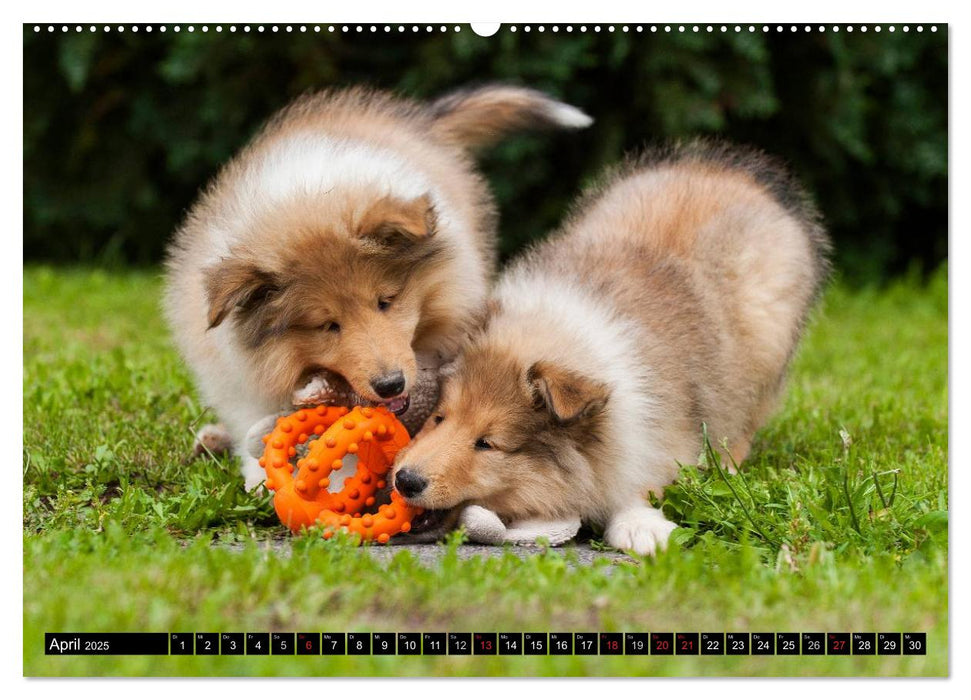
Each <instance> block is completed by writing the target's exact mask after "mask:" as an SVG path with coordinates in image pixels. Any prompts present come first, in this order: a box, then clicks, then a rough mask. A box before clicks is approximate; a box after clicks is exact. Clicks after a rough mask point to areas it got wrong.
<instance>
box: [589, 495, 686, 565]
mask: <svg viewBox="0 0 971 700" xmlns="http://www.w3.org/2000/svg"><path fill="white" fill-rule="evenodd" d="M676 527H677V525H675V524H674V523H672V522H671V521H669V520H666V519H665V517H664V515H663V514H662V513H661V511H659V510H657V509H656V508H650V507H648V506H637V507H634V508H629V509H627V510H624V511H621V512H619V513H617V514H616V515H614V517H612V518H611V519H610V522H609V523H608V524H607V530H606V532H605V533H604V539H605V540H606V541H607V544H609V545H610V546H611V547H614V548H616V549H625V550H633V551H635V552H636V553H637V554H642V555H643V554H654V552H655V551H656V550H657V549H658V548H660V549H665V548H666V547H667V545H668V537H669V536H670V535H671V532H672V531H673V530H674V529H675V528H676Z"/></svg>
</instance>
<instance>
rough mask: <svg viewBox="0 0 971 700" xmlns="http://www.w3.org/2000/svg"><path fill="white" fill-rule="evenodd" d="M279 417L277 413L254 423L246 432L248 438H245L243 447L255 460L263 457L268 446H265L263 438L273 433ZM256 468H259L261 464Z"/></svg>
mask: <svg viewBox="0 0 971 700" xmlns="http://www.w3.org/2000/svg"><path fill="white" fill-rule="evenodd" d="M277 417H278V415H277V414H276V413H273V414H270V415H268V416H265V417H263V418H262V419H260V420H258V421H256V422H255V423H253V425H252V426H251V427H250V429H249V430H248V431H247V432H246V437H244V438H243V447H244V448H245V450H246V452H247V453H249V455H250V456H251V457H252V458H253V459H259V458H260V457H262V456H263V451H264V450H265V449H266V445H264V444H263V436H264V435H269V434H270V433H272V432H273V429H274V428H275V427H276V419H277ZM256 466H259V464H257V465H256Z"/></svg>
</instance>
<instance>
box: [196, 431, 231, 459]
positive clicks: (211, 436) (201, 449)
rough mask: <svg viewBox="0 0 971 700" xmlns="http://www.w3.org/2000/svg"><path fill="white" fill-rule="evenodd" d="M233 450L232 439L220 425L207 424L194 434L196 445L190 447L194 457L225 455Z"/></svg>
mask: <svg viewBox="0 0 971 700" xmlns="http://www.w3.org/2000/svg"><path fill="white" fill-rule="evenodd" d="M232 449H233V439H232V438H231V437H230V436H229V431H228V430H226V426H224V425H223V424H222V423H209V424H208V425H204V426H202V427H201V428H200V429H199V432H198V433H196V444H195V445H193V447H192V454H193V455H195V456H197V457H198V456H199V455H204V454H214V455H218V454H225V453H226V452H229V451H230V450H232Z"/></svg>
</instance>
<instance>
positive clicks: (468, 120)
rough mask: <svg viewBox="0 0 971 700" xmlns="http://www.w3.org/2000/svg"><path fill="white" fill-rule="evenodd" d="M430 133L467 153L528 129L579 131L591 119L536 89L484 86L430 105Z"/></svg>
mask: <svg viewBox="0 0 971 700" xmlns="http://www.w3.org/2000/svg"><path fill="white" fill-rule="evenodd" d="M431 110H432V117H433V119H434V122H433V125H432V131H433V133H434V134H435V135H436V136H438V137H439V138H441V139H443V140H445V141H449V142H452V143H454V144H456V145H458V146H461V147H462V148H466V149H468V150H472V151H475V150H479V149H482V148H485V147H487V146H491V145H492V144H494V143H496V142H497V141H499V140H500V139H502V138H503V137H504V136H505V135H506V134H509V133H511V132H513V131H524V130H527V129H530V130H533V129H552V128H558V129H582V128H584V127H588V126H590V125H591V124H592V123H593V119H592V118H590V117H589V116H588V115H586V114H584V113H583V112H582V111H581V110H579V109H577V108H576V107H573V106H572V105H568V104H566V103H565V102H560V101H559V100H556V99H554V98H552V97H550V96H549V95H547V94H545V93H542V92H540V91H539V90H531V89H529V88H521V87H514V86H512V85H485V86H483V87H479V88H474V89H468V90H458V91H456V92H452V93H449V94H447V95H445V96H443V97H441V98H439V99H438V100H436V101H435V102H433V103H432V104H431Z"/></svg>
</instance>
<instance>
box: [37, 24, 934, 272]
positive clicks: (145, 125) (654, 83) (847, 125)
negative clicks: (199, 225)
mask: <svg viewBox="0 0 971 700" xmlns="http://www.w3.org/2000/svg"><path fill="white" fill-rule="evenodd" d="M43 29H44V31H42V32H41V33H39V34H35V32H34V31H33V27H32V26H28V27H25V28H24V59H25V60H24V65H25V68H24V204H25V214H24V219H25V220H24V226H25V231H24V255H25V257H26V258H27V259H47V260H55V261H74V260H82V261H97V262H130V263H138V264H141V263H151V262H155V261H157V260H159V259H160V256H161V253H162V250H163V247H164V244H165V241H166V239H167V237H168V236H169V234H170V233H171V231H172V230H173V228H174V227H175V226H176V225H177V223H178V221H179V218H180V217H181V216H182V213H183V212H184V210H185V209H186V207H188V206H189V204H190V203H191V202H192V199H193V197H194V195H195V192H196V191H197V190H198V188H199V187H200V186H201V185H202V184H203V183H204V182H205V181H206V179H207V178H209V177H210V176H211V175H212V174H213V173H214V172H215V170H216V169H217V167H218V165H219V164H220V163H221V162H222V161H223V160H224V159H226V158H227V157H228V156H229V155H230V154H231V153H232V152H233V151H234V150H235V149H236V148H238V147H239V146H240V145H241V144H242V143H243V142H245V140H246V139H247V138H248V137H249V136H250V135H251V134H252V133H253V131H254V129H255V128H257V127H258V125H259V124H260V122H261V121H262V120H263V119H265V118H266V117H267V116H269V115H270V114H271V113H272V112H273V111H274V110H275V109H277V108H278V107H280V106H282V105H283V104H284V103H286V102H287V101H288V100H289V99H291V98H292V97H293V96H295V95H297V94H299V93H301V92H302V91H304V90H308V89H311V88H315V87H321V86H328V85H346V84H353V83H361V82H364V83H369V84H372V85H376V86H380V87H385V88H392V89H395V90H399V91H402V92H404V93H407V94H411V95H416V96H432V95H435V94H438V93H440V92H443V91H446V90H449V89H451V88H454V87H457V86H460V85H463V84H465V83H469V82H483V81H494V80H508V81H515V82H518V83H521V84H526V85H530V86H534V87H537V88H541V89H545V90H548V91H550V92H552V93H555V94H557V95H559V96H560V97H562V98H563V99H565V100H567V101H570V102H572V103H574V104H577V105H579V106H581V107H582V108H583V109H585V110H586V111H588V112H589V113H590V114H591V115H593V116H594V117H595V118H596V124H595V125H594V127H592V128H591V129H589V130H588V131H586V132H584V133H582V134H578V135H577V134H574V135H559V134H557V135H550V134H547V135H541V136H523V137H516V138H514V139H513V140H511V141H509V142H507V143H505V144H503V145H502V146H501V147H500V148H498V149H496V150H495V151H493V152H491V153H489V154H487V155H486V156H485V158H484V167H485V169H486V172H487V173H488V175H489V177H490V179H491V181H492V183H493V186H494V188H495V191H496V193H497V195H498V197H499V200H500V203H501V206H502V215H503V219H502V232H503V250H504V252H506V253H511V252H513V251H515V250H517V249H518V248H519V247H520V246H521V245H522V244H523V243H524V242H525V241H527V240H529V239H530V238H532V237H534V236H537V235H540V234H542V233H543V232H544V231H547V230H549V229H550V228H551V227H553V226H555V225H556V223H557V221H558V220H559V218H560V217H561V215H562V213H563V211H564V208H565V206H566V205H567V203H568V202H569V201H570V199H571V198H572V197H573V195H574V194H575V193H576V191H577V189H578V187H579V186H580V185H581V184H583V183H584V182H586V181H588V180H589V179H590V178H591V177H592V176H594V174H595V173H597V171H598V170H599V169H600V168H601V167H602V166H603V165H605V164H607V163H610V162H613V161H615V160H617V159H618V158H619V157H620V156H621V154H622V153H624V151H627V150H629V149H633V148H636V147H637V146H638V145H639V144H643V143H645V142H653V141H657V140H661V139H667V138H672V137H684V136H693V135H718V136H722V137H725V138H728V139H732V140H735V141H741V142H746V143H751V144H755V145H757V146H760V147H762V148H764V149H766V150H768V151H770V152H772V153H775V154H778V155H781V156H782V157H783V158H785V159H786V160H788V161H789V162H790V164H791V165H792V167H793V168H794V169H795V170H796V172H797V173H798V174H799V175H800V176H801V177H802V178H803V179H804V180H805V181H806V183H807V184H808V185H809V187H810V188H811V189H812V191H813V192H814V193H815V195H816V197H817V198H818V201H819V203H820V205H821V207H822V209H823V211H824V213H825V216H826V218H827V220H828V222H829V225H830V228H831V230H832V232H833V235H834V238H835V240H836V244H837V250H838V262H839V263H840V265H841V266H842V267H843V269H844V270H845V271H846V272H847V273H848V274H849V275H850V276H852V277H855V278H858V279H874V278H882V277H884V276H886V275H887V274H892V273H896V272H899V271H901V270H903V269H906V268H908V267H911V266H912V265H913V264H914V261H916V263H917V264H918V265H919V266H920V267H921V268H922V269H925V270H926V269H928V268H930V267H933V266H936V264H937V263H938V262H939V261H941V260H942V259H944V258H946V256H947V84H948V76H947V73H948V64H947V30H946V28H945V27H940V28H939V29H938V31H936V32H931V31H929V29H925V31H923V32H921V33H918V32H916V31H914V30H913V29H911V31H910V32H909V33H906V34H905V33H903V32H902V31H900V28H899V27H898V28H897V31H896V32H895V33H892V34H891V33H890V32H888V31H887V30H886V28H885V29H884V31H882V32H880V33H876V32H874V31H873V28H872V27H871V28H870V31H868V32H866V33H862V32H860V31H859V28H857V31H855V32H853V33H848V32H846V31H845V29H844V30H843V31H840V32H839V33H834V32H833V31H831V30H830V31H827V32H825V33H822V34H821V33H819V32H816V31H813V32H811V33H806V32H804V31H803V30H802V29H799V30H798V31H796V32H794V33H793V32H790V31H789V29H788V28H786V31H784V32H781V33H779V32H776V31H775V27H773V28H772V31H770V32H768V33H763V32H762V31H757V32H756V33H754V34H750V33H748V32H747V31H743V32H742V33H740V34H736V33H735V32H734V31H731V30H730V31H729V32H727V33H722V32H720V31H718V28H716V31H715V32H714V33H712V34H708V33H707V32H704V31H702V32H701V33H699V34H695V33H693V32H691V31H690V28H689V31H686V32H684V33H681V32H678V31H677V30H676V29H675V31H673V32H670V33H665V32H663V31H661V32H659V33H656V34H652V33H650V32H649V31H645V32H643V33H636V32H634V31H631V32H630V33H626V34H625V33H622V32H621V31H620V30H619V29H618V30H617V31H615V32H609V31H608V30H607V28H606V27H604V28H603V29H602V31H600V32H599V33H597V32H594V31H593V30H592V28H589V29H588V31H587V32H586V33H580V32H579V30H578V28H577V29H575V30H574V31H573V32H571V33H567V32H566V29H565V27H561V28H559V31H558V32H557V33H553V32H552V31H551V30H550V28H549V27H547V28H546V31H545V32H543V33H540V32H538V31H536V30H535V29H534V30H533V31H531V32H529V33H525V32H523V31H522V28H520V30H519V31H518V32H516V33H512V32H510V31H508V30H507V29H506V28H503V30H501V31H500V32H499V34H497V35H496V36H493V37H491V38H488V39H485V38H480V37H478V36H476V35H475V34H473V33H472V32H471V31H470V30H469V29H468V28H467V27H463V31H461V32H459V33H456V32H454V31H453V30H452V28H451V27H450V28H449V30H448V31H447V32H445V33H441V32H440V31H438V29H437V28H436V30H435V31H434V32H433V33H431V34H428V33H425V32H424V30H422V31H421V32H418V33H412V32H411V31H410V28H409V31H406V32H405V33H403V34H399V33H398V32H397V31H393V32H392V33H391V34H390V35H385V34H384V32H383V26H382V27H378V31H377V32H376V33H371V32H370V27H365V28H364V31H363V32H361V33H357V32H353V31H352V32H351V33H349V34H345V35H342V34H341V33H340V32H335V33H333V34H330V33H328V32H327V30H326V26H325V27H324V29H323V31H322V32H321V33H315V32H314V31H313V28H312V27H311V28H310V29H309V31H307V32H306V33H300V32H299V31H298V29H297V28H296V27H295V28H294V31H293V32H292V33H287V32H286V31H285V28H284V27H281V28H280V30H279V31H278V32H276V33H274V32H272V31H270V28H269V27H267V28H266V31H264V32H263V33H258V32H257V31H256V30H255V27H254V30H253V31H252V32H250V33H248V34H244V33H243V32H242V31H237V32H236V33H230V32H229V27H228V26H224V29H223V31H222V32H221V33H216V32H215V30H214V28H212V27H210V29H209V31H208V32H207V33H202V32H201V31H200V28H198V27H197V28H196V31H195V32H193V33H189V32H187V31H185V29H183V31H181V32H179V33H175V32H174V31H172V28H169V30H168V31H166V32H165V33H164V34H162V33H160V32H159V31H158V28H157V27H156V28H155V31H153V32H152V33H151V34H149V33H146V32H145V31H144V28H142V30H141V31H139V32H138V33H134V32H132V31H131V28H129V29H128V30H127V31H125V32H124V33H119V32H117V30H113V31H111V32H110V33H104V32H103V31H100V30H99V31H98V32H96V33H90V32H89V31H88V30H87V27H85V29H84V31H83V32H81V33H75V32H74V31H73V27H72V29H71V31H70V32H68V33H66V34H64V33H61V32H60V31H59V28H58V31H57V32H55V33H48V32H47V31H46V27H44V28H43ZM396 29H397V28H396V27H395V30H396ZM732 29H733V28H732Z"/></svg>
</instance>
